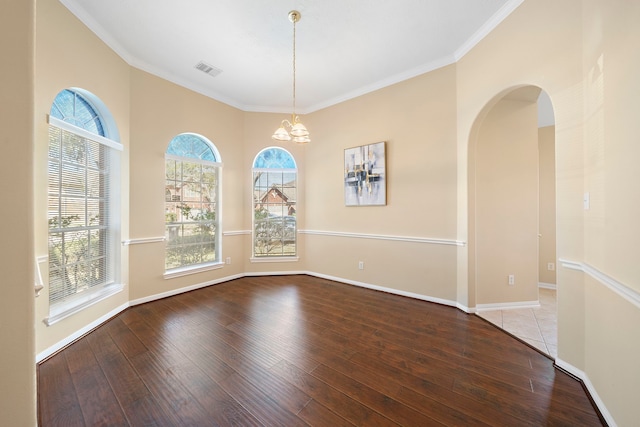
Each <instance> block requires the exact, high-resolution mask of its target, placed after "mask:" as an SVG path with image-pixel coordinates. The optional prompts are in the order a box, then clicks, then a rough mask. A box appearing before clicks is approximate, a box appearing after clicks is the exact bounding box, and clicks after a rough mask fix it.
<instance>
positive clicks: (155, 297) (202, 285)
mask: <svg viewBox="0 0 640 427" xmlns="http://www.w3.org/2000/svg"><path fill="white" fill-rule="evenodd" d="M244 276H245V274H235V275H233V276H227V277H222V278H220V279H216V280H209V281H207V282H202V283H196V284H195V285H191V286H185V287H184V288H179V289H173V290H171V291H167V292H162V293H159V294H155V295H149V296H148V297H142V298H138V299H135V300H132V301H130V302H129V305H130V306H132V307H133V306H135V305H140V304H144V303H147V302H151V301H155V300H159V299H162V298H167V297H172V296H174V295H180V294H183V293H185V292H190V291H195V290H196V289H201V288H206V287H207V286H211V285H217V284H218V283H223V282H228V281H230V280H235V279H240V278H242V277H244Z"/></svg>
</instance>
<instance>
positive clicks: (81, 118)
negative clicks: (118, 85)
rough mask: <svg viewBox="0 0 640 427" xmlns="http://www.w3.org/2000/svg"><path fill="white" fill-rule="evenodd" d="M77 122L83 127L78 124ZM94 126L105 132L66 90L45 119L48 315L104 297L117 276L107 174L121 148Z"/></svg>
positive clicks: (83, 102) (110, 181) (114, 215)
mask: <svg viewBox="0 0 640 427" xmlns="http://www.w3.org/2000/svg"><path fill="white" fill-rule="evenodd" d="M60 110H62V111H63V112H65V113H66V116H65V115H63V114H61V112H60ZM56 116H57V117H56ZM70 118H74V120H71V119H70ZM82 123H85V124H87V129H83V128H81V127H78V124H82ZM97 130H99V131H100V132H101V133H102V134H104V131H103V124H102V123H101V122H100V119H99V116H98V115H97V113H96V112H95V110H94V109H93V108H92V107H91V106H90V104H89V103H88V102H87V101H86V100H85V99H84V98H81V97H80V96H79V95H78V94H75V93H73V92H71V91H69V90H65V91H63V92H61V94H59V95H58V97H57V98H56V101H55V102H54V105H53V106H52V109H51V115H50V117H49V154H48V186H47V198H48V200H47V216H48V218H47V220H48V230H49V232H48V243H49V245H48V246H49V257H48V261H49V302H50V317H51V314H53V317H56V316H60V315H61V314H64V313H63V312H69V311H77V309H78V308H79V307H80V308H81V307H82V306H84V305H87V304H88V303H91V302H92V301H93V300H95V299H96V296H100V295H102V296H105V294H106V293H108V292H107V290H108V288H109V287H111V286H112V285H114V284H115V283H116V280H117V271H116V270H117V269H116V262H117V254H118V253H119V250H118V239H119V233H118V232H117V229H116V224H118V223H119V221H118V218H117V217H118V214H117V213H116V212H117V210H116V209H114V203H113V201H114V196H115V195H116V194H117V193H118V192H117V189H114V185H113V184H114V182H117V178H116V179H114V176H113V174H112V172H113V171H114V170H117V166H118V158H119V151H120V150H122V146H121V144H120V143H118V142H116V141H113V140H110V139H108V138H106V137H105V136H104V135H98V134H94V133H93V132H96V131H97ZM119 286H120V288H121V285H119Z"/></svg>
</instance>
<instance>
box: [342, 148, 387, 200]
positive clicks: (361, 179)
mask: <svg viewBox="0 0 640 427" xmlns="http://www.w3.org/2000/svg"><path fill="white" fill-rule="evenodd" d="M344 202H345V205H346V206H384V205H386V204H387V185H386V167H385V143H384V141H383V142H376V143H374V144H369V145H362V146H360V147H354V148H347V149H346V150H344Z"/></svg>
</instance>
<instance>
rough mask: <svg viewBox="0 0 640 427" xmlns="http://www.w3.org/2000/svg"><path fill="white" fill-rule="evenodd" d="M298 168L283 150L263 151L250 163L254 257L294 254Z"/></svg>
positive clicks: (295, 249)
mask: <svg viewBox="0 0 640 427" xmlns="http://www.w3.org/2000/svg"><path fill="white" fill-rule="evenodd" d="M297 175H298V174H297V168H296V163H295V160H294V159H293V156H291V154H290V153H289V152H287V151H286V150H284V149H282V148H278V147H270V148H267V149H264V150H262V151H261V152H260V153H258V155H257V156H256V159H255V160H254V163H253V256H254V257H256V258H269V257H287V256H296V255H297V216H296V215H297Z"/></svg>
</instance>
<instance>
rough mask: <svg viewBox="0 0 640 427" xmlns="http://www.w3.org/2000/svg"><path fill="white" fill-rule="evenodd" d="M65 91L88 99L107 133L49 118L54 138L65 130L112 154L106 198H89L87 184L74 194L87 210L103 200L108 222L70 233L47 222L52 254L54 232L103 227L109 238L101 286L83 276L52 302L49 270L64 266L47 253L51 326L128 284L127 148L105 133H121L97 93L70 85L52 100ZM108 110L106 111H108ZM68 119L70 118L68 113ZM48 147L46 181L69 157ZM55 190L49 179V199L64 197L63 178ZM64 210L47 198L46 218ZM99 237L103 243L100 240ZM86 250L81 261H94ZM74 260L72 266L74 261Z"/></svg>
mask: <svg viewBox="0 0 640 427" xmlns="http://www.w3.org/2000/svg"><path fill="white" fill-rule="evenodd" d="M64 91H69V92H72V93H73V95H74V100H75V99H76V98H81V100H82V101H83V103H86V104H87V106H88V107H89V108H90V109H92V110H93V111H92V112H93V113H95V117H94V120H97V121H99V124H100V125H99V126H98V127H97V129H99V130H101V131H102V133H103V135H98V134H94V133H92V132H91V131H89V130H87V129H83V128H81V127H78V126H76V125H75V124H72V123H70V122H69V121H65V120H62V119H59V118H57V117H54V116H52V115H51V114H49V115H48V116H47V123H48V125H49V138H51V132H53V131H60V132H61V134H60V139H61V140H62V139H63V137H64V134H63V133H64V132H66V133H67V134H68V135H71V136H73V137H76V138H79V140H80V141H82V143H83V144H84V146H85V147H87V144H90V143H97V144H99V147H102V148H99V150H100V151H103V150H104V152H103V154H101V157H100V158H102V155H104V156H106V157H107V158H108V161H109V165H108V167H107V169H106V175H104V176H106V178H107V179H106V180H105V181H104V183H103V182H102V179H101V180H100V182H101V183H100V187H99V188H100V190H99V193H100V194H102V193H103V192H106V194H105V196H104V199H102V196H100V199H95V196H89V195H88V190H87V188H85V189H84V190H83V191H84V195H82V196H77V197H75V200H77V201H80V200H82V201H83V202H82V203H83V204H84V206H85V211H86V209H87V208H86V205H87V203H89V202H90V201H92V200H93V201H95V200H100V201H99V202H98V203H99V204H103V205H106V209H104V207H101V208H100V212H103V213H101V214H99V217H100V221H101V223H100V224H102V221H105V223H104V225H101V226H95V225H93V226H92V225H90V224H87V223H85V224H84V225H83V226H80V227H74V228H73V229H71V228H69V231H63V230H65V228H64V227H50V225H51V224H49V226H48V227H47V246H48V252H49V251H51V250H55V249H52V247H51V244H52V243H51V241H52V240H51V239H52V236H54V235H55V234H59V235H62V234H64V233H68V232H71V231H72V230H78V231H86V232H87V233H88V236H90V234H91V230H94V231H95V230H101V231H99V235H100V236H101V237H100V239H104V242H105V243H104V244H103V245H104V261H101V262H104V263H105V265H104V266H103V267H101V268H100V271H101V274H100V275H99V276H100V277H102V279H103V281H102V282H100V283H97V284H91V283H90V281H91V279H89V280H88V281H87V280H85V279H81V280H80V285H78V283H76V284H75V285H76V291H75V292H73V293H71V292H70V293H67V294H65V295H63V296H61V297H60V298H55V299H54V300H53V301H52V300H51V296H52V292H51V286H52V282H51V271H58V270H60V266H52V259H51V257H50V255H49V256H48V272H49V276H48V280H47V284H48V292H49V301H48V302H49V315H48V317H47V318H45V319H44V322H45V324H46V325H48V326H50V325H52V324H54V323H56V322H58V321H60V320H62V319H64V318H66V317H69V316H71V315H73V314H75V313H78V312H80V311H82V310H83V309H85V308H87V307H89V306H91V305H94V304H96V303H98V302H100V301H102V300H104V299H106V298H108V297H110V296H112V295H115V294H117V293H119V292H121V291H122V290H123V289H124V284H123V283H122V282H121V271H120V264H121V248H120V215H121V212H120V203H121V201H120V197H119V194H120V191H118V189H119V188H120V162H121V159H120V157H121V152H122V151H123V149H124V148H123V145H122V144H121V143H120V142H119V141H117V140H114V139H111V138H109V137H108V136H106V135H116V136H117V135H118V132H117V127H116V126H115V123H114V122H113V120H112V117H111V115H110V114H109V113H108V109H107V108H106V106H105V105H104V104H103V103H102V102H101V101H100V100H99V99H98V98H97V97H95V96H94V95H92V94H90V93H89V92H87V91H84V90H81V89H78V88H71V89H65V90H63V91H61V92H59V93H58V95H56V100H54V103H55V102H56V101H57V99H58V96H60V95H61V94H62V93H63V92H64ZM54 103H52V108H53V106H54ZM75 112H76V111H75V109H74V113H75ZM105 112H107V113H106V114H105ZM105 116H106V118H105ZM66 117H69V116H66ZM50 141H51V140H50V139H49V142H48V146H49V144H50ZM50 149H51V148H50V147H49V148H48V149H47V153H48V155H47V156H48V161H47V181H48V182H49V179H51V178H52V176H53V175H52V174H54V175H55V174H58V173H62V172H56V171H55V169H54V170H52V169H51V166H52V165H54V166H56V167H57V168H59V170H60V171H62V170H63V169H62V168H63V167H64V164H65V163H64V162H65V161H64V160H63V159H62V158H59V159H56V158H55V157H53V158H52V157H50V156H49V154H51V153H50ZM52 162H53V163H52ZM87 165H88V163H87ZM78 167H80V170H82V171H83V172H82V173H84V174H88V173H89V171H91V170H93V169H92V168H90V167H88V166H81V165H78ZM94 173H95V171H94ZM87 176H88V175H87ZM100 176H103V175H102V174H101V175H100ZM82 183H83V184H82V185H84V186H87V185H89V182H87V181H84V180H83V181H82ZM51 188H52V187H50V183H48V184H47V194H48V196H47V197H58V198H62V197H64V196H65V191H64V188H63V182H62V181H59V182H58V184H57V185H56V187H55V188H56V189H57V191H55V192H53V193H50V190H51ZM60 209H61V208H60V207H59V208H58V209H57V210H55V211H50V204H49V202H47V212H48V214H47V216H48V217H49V216H50V215H51V214H52V213H57V215H55V217H58V218H60V217H61V216H62V211H61V210H60ZM103 209H104V211H103ZM87 212H88V211H87ZM85 221H87V220H86V218H85ZM52 230H53V231H52ZM89 239H90V237H89ZM64 241H65V240H64V239H63V240H62V241H61V242H63V243H61V244H62V245H63V246H62V247H64ZM98 241H99V242H100V240H98ZM87 245H89V243H87ZM86 251H87V252H86V253H85V255H84V256H83V260H82V261H81V262H82V263H91V260H92V259H93V257H94V255H92V254H90V252H89V251H90V246H87V249H86ZM49 253H50V252H49ZM99 258H102V257H99ZM71 264H73V262H72V263H71ZM71 264H69V263H67V262H65V263H64V266H63V267H61V268H62V270H61V271H64V270H66V269H67V268H68V267H69V265H71ZM52 268H53V270H52ZM103 269H104V271H103ZM61 286H65V285H64V283H62V284H61Z"/></svg>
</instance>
